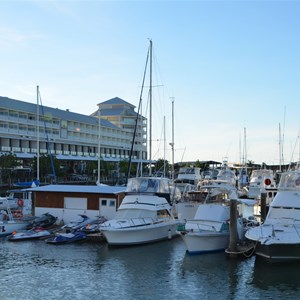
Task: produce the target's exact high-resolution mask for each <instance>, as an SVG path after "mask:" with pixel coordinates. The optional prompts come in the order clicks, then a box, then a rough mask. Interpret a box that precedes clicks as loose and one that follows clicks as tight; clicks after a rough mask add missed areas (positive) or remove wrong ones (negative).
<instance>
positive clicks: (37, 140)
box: [36, 86, 40, 181]
mask: <svg viewBox="0 0 300 300" xmlns="http://www.w3.org/2000/svg"><path fill="white" fill-rule="evenodd" d="M39 95H40V92H39V86H37V87H36V102H37V103H36V179H37V180H38V181H39V180H40V129H39V119H40V108H39Z"/></svg>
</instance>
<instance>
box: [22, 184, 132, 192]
mask: <svg viewBox="0 0 300 300" xmlns="http://www.w3.org/2000/svg"><path fill="white" fill-rule="evenodd" d="M125 189H126V187H125V186H110V185H104V184H103V185H67V184H49V185H44V186H39V187H35V188H29V189H26V190H27V191H33V192H61V193H93V194H120V193H123V192H125Z"/></svg>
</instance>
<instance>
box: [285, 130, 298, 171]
mask: <svg viewBox="0 0 300 300" xmlns="http://www.w3.org/2000/svg"><path fill="white" fill-rule="evenodd" d="M298 140H299V141H300V130H299V131H298V135H297V139H296V141H295V145H294V148H293V151H292V157H291V159H290V163H289V167H288V170H290V169H291V166H292V162H293V159H294V153H295V151H296V147H297V144H298Z"/></svg>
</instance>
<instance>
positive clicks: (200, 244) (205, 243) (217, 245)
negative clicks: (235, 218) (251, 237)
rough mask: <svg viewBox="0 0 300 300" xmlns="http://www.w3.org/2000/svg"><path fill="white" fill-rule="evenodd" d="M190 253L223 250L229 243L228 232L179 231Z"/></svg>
mask: <svg viewBox="0 0 300 300" xmlns="http://www.w3.org/2000/svg"><path fill="white" fill-rule="evenodd" d="M181 237H182V239H183V241H184V243H185V245H186V248H187V252H188V253H190V254H201V253H209V252H218V251H223V250H225V249H226V248H227V247H228V245H229V233H227V232H226V233H221V232H219V233H218V232H216V233H213V232H207V233H194V232H189V233H181Z"/></svg>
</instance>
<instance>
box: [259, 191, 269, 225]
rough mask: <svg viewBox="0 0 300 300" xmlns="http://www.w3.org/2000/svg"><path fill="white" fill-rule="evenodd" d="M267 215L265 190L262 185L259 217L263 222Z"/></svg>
mask: <svg viewBox="0 0 300 300" xmlns="http://www.w3.org/2000/svg"><path fill="white" fill-rule="evenodd" d="M266 216H267V192H266V190H265V188H264V187H263V188H262V189H261V190H260V219H261V222H264V221H265V219H266Z"/></svg>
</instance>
